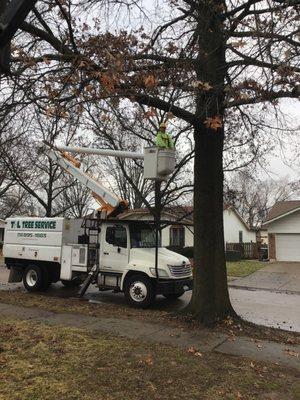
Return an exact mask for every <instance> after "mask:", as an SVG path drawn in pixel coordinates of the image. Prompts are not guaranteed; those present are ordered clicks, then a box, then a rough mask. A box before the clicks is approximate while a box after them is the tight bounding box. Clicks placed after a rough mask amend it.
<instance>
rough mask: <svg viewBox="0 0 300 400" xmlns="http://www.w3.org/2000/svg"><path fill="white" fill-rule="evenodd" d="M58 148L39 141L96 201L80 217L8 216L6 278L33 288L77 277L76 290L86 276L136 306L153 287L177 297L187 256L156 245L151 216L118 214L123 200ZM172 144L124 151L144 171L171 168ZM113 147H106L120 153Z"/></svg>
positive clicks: (185, 286)
mask: <svg viewBox="0 0 300 400" xmlns="http://www.w3.org/2000/svg"><path fill="white" fill-rule="evenodd" d="M63 150H64V149H63V148H62V147H61V148H59V147H58V146H57V147H51V146H49V145H48V144H47V143H46V154H47V155H48V157H50V158H51V159H52V160H53V161H55V162H56V163H57V164H58V165H60V166H61V167H62V168H63V169H64V170H65V171H67V172H68V173H69V174H71V175H72V176H73V177H74V178H75V179H77V180H78V181H79V182H80V183H81V184H82V185H84V186H86V187H88V188H89V189H90V190H91V192H92V194H93V195H94V197H95V198H96V200H97V201H98V202H100V204H101V209H100V211H99V212H97V213H96V215H93V216H89V217H87V218H84V220H83V223H80V225H79V222H78V220H72V219H67V218H33V217H32V218H29V217H28V218H25V217H24V218H8V219H7V220H6V227H5V239H4V246H3V253H4V260H5V264H6V266H7V267H8V268H9V269H10V276H9V282H20V281H21V280H23V283H24V286H25V288H26V289H27V290H28V291H30V292H35V291H41V290H46V289H47V288H48V287H49V286H50V285H51V283H52V282H58V281H61V282H62V283H63V284H64V285H66V286H75V285H78V286H79V285H81V289H80V295H83V294H84V292H85V291H86V289H87V287H88V285H89V284H91V283H93V284H95V285H96V286H97V287H98V288H99V290H100V291H105V290H111V291H113V292H123V293H124V295H125V298H126V300H127V302H128V303H129V304H131V305H135V306H136V307H140V308H146V307H149V306H150V305H151V304H152V303H153V302H154V300H155V296H156V295H157V294H162V295H164V296H165V297H167V298H170V299H176V298H178V297H180V296H181V295H183V293H184V292H185V291H186V290H190V289H191V288H192V268H191V264H190V262H189V260H188V259H187V258H186V257H183V256H181V255H179V254H177V253H175V252H172V251H170V250H168V249H166V248H163V247H159V248H158V250H157V249H156V237H155V230H154V224H153V221H152V222H151V221H139V220H127V219H126V220H123V219H122V214H121V213H122V212H123V211H124V210H126V209H127V207H128V203H127V202H126V201H125V200H122V199H119V198H118V197H117V196H116V195H115V194H114V193H111V191H109V190H108V189H106V188H105V187H104V186H103V185H102V184H101V183H99V182H98V181H97V180H96V179H94V178H93V177H92V176H90V175H89V174H87V173H85V172H83V170H81V169H80V165H79V164H78V162H77V161H76V160H75V159H73V158H72V157H71V156H70V155H69V154H66V153H65V151H63ZM77 151H78V149H77ZM85 152H88V151H86V149H85ZM103 152H105V150H103V151H102V154H103ZM171 152H172V150H171V151H170V152H168V151H167V150H164V151H163V152H162V154H160V151H159V149H157V148H149V149H145V153H144V154H142V155H136V156H134V155H132V156H131V158H134V157H135V158H138V157H139V158H144V162H145V176H148V177H149V178H150V179H151V178H152V177H154V178H155V177H156V176H160V177H163V176H165V175H167V174H168V173H170V172H169V169H171V170H172V168H173V167H172V163H173V162H174V153H171ZM116 153H118V152H113V154H112V155H113V156H116V155H117V156H118V157H119V156H122V154H119V153H122V152H119V153H118V154H116ZM123 153H126V152H123ZM133 154H137V153H133ZM123 156H124V154H123ZM127 156H128V154H126V155H125V157H127ZM129 156H130V155H129ZM120 214H121V215H120ZM156 251H157V252H158V263H157V265H155V258H156Z"/></svg>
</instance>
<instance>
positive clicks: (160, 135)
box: [156, 131, 174, 149]
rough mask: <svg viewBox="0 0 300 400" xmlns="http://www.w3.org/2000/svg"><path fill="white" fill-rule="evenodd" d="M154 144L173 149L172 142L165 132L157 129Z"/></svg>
mask: <svg viewBox="0 0 300 400" xmlns="http://www.w3.org/2000/svg"><path fill="white" fill-rule="evenodd" d="M156 146H158V147H163V148H165V149H174V142H173V140H172V138H171V136H170V135H169V134H168V133H167V132H161V131H158V132H157V135H156Z"/></svg>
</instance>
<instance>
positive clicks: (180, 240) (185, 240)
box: [119, 206, 256, 247]
mask: <svg viewBox="0 0 300 400" xmlns="http://www.w3.org/2000/svg"><path fill="white" fill-rule="evenodd" d="M119 219H124V220H126V219H137V220H152V219H153V216H151V214H150V213H149V211H148V210H147V209H145V208H141V209H135V210H128V211H126V212H125V213H123V214H121V215H120V216H119ZM161 219H162V220H168V221H174V224H172V225H168V226H167V227H165V228H164V229H162V234H161V242H162V246H180V247H188V246H193V245H194V228H193V207H170V208H167V209H165V210H164V211H163V213H162V216H161ZM178 219H179V220H180V222H181V224H178V223H177V224H176V221H178ZM223 219H224V237H225V243H226V242H227V243H245V242H256V232H255V231H254V230H251V229H250V228H249V226H248V225H247V224H246V222H245V221H244V220H243V219H242V217H241V216H240V215H239V214H238V212H237V211H236V210H235V209H234V208H233V207H231V206H224V211H223ZM183 224H185V225H183Z"/></svg>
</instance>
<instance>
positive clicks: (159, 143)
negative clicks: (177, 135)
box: [155, 132, 166, 147]
mask: <svg viewBox="0 0 300 400" xmlns="http://www.w3.org/2000/svg"><path fill="white" fill-rule="evenodd" d="M155 144H156V146H158V147H166V145H165V142H164V140H163V138H162V136H161V132H158V133H157V135H156V142H155Z"/></svg>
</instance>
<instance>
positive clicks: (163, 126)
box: [159, 122, 167, 128]
mask: <svg viewBox="0 0 300 400" xmlns="http://www.w3.org/2000/svg"><path fill="white" fill-rule="evenodd" d="M159 127H160V128H166V127H167V124H166V123H165V122H162V123H161V124H160V125H159Z"/></svg>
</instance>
